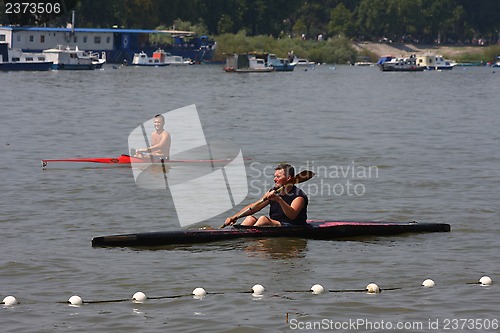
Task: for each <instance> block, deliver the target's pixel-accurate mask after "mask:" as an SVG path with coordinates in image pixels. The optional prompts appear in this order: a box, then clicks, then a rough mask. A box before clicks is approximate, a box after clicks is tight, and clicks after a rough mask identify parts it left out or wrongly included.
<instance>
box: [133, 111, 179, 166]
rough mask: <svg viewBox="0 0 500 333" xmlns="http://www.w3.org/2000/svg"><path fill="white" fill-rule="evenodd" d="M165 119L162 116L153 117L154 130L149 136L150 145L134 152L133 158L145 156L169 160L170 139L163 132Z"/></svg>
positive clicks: (166, 133)
mask: <svg viewBox="0 0 500 333" xmlns="http://www.w3.org/2000/svg"><path fill="white" fill-rule="evenodd" d="M164 126H165V117H163V115H162V114H157V115H155V117H154V127H155V130H154V131H153V133H152V134H151V145H150V146H149V147H147V148H141V149H137V150H136V154H135V157H144V156H145V155H146V154H148V155H153V156H158V157H160V158H163V159H166V160H168V159H170V145H171V143H172V139H171V137H170V133H168V132H167V131H165V130H164V129H163V127H164Z"/></svg>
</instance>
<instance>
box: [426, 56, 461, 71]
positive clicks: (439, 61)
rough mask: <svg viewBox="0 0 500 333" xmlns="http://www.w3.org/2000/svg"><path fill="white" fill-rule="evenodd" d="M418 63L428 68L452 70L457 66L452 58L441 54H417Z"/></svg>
mask: <svg viewBox="0 0 500 333" xmlns="http://www.w3.org/2000/svg"><path fill="white" fill-rule="evenodd" d="M417 65H418V66H420V67H425V69H428V70H450V69H453V67H455V63H454V62H452V61H451V60H446V59H444V58H443V56H440V55H433V54H432V55H429V54H427V55H422V56H417Z"/></svg>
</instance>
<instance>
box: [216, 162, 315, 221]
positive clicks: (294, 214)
mask: <svg viewBox="0 0 500 333" xmlns="http://www.w3.org/2000/svg"><path fill="white" fill-rule="evenodd" d="M294 176H295V169H294V168H293V166H291V165H290V164H287V163H282V164H279V165H278V166H277V167H276V168H275V169H274V183H275V186H274V188H272V189H271V190H269V191H268V192H266V193H265V194H264V195H263V196H262V198H261V199H260V200H259V201H257V202H255V203H253V204H251V205H248V206H246V207H245V208H244V209H242V210H241V211H240V212H238V214H236V215H233V216H231V217H228V218H227V219H226V222H224V226H227V225H231V224H234V223H236V220H237V219H238V218H240V217H245V216H246V218H245V220H243V222H241V225H244V226H275V227H280V226H290V225H300V224H306V219H307V204H308V201H309V200H308V198H307V195H306V194H305V193H304V192H303V191H302V190H301V189H299V188H298V187H296V186H295V185H294V184H290V182H289V181H290V180H291V179H292V178H293V177H294ZM287 183H288V184H287ZM285 184H287V185H285ZM283 185H285V186H283ZM280 188H281V189H280ZM267 205H269V206H270V207H269V216H264V215H263V216H260V217H258V218H257V217H255V216H254V215H253V214H255V213H257V212H259V211H260V210H262V209H263V208H264V207H266V206H267Z"/></svg>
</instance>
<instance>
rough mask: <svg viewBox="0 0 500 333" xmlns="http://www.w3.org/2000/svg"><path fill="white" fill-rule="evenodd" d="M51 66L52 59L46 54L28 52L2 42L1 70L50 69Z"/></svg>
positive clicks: (0, 52) (0, 49)
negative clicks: (46, 56) (49, 59)
mask: <svg viewBox="0 0 500 333" xmlns="http://www.w3.org/2000/svg"><path fill="white" fill-rule="evenodd" d="M51 66H52V61H48V60H47V59H46V58H45V55H44V54H41V53H27V52H23V51H21V50H16V49H11V48H9V46H8V44H6V43H0V70H1V71H48V70H49V69H50V67H51Z"/></svg>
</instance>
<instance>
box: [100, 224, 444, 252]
mask: <svg viewBox="0 0 500 333" xmlns="http://www.w3.org/2000/svg"><path fill="white" fill-rule="evenodd" d="M450 230H451V227H450V225H449V224H444V223H419V222H414V221H413V222H372V221H368V222H360V221H308V223H307V224H305V225H300V226H289V227H288V226H287V227H254V226H252V227H243V226H233V227H230V228H226V229H188V230H177V231H163V232H144V233H132V234H117V235H109V236H97V237H94V238H92V246H93V247H124V246H127V247H128V246H130V247H155V246H166V245H175V244H177V245H179V244H198V243H207V242H215V241H222V240H232V239H237V238H269V237H295V238H305V239H319V240H339V239H346V238H352V237H360V236H391V235H399V234H405V233H428V232H447V231H450Z"/></svg>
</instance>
